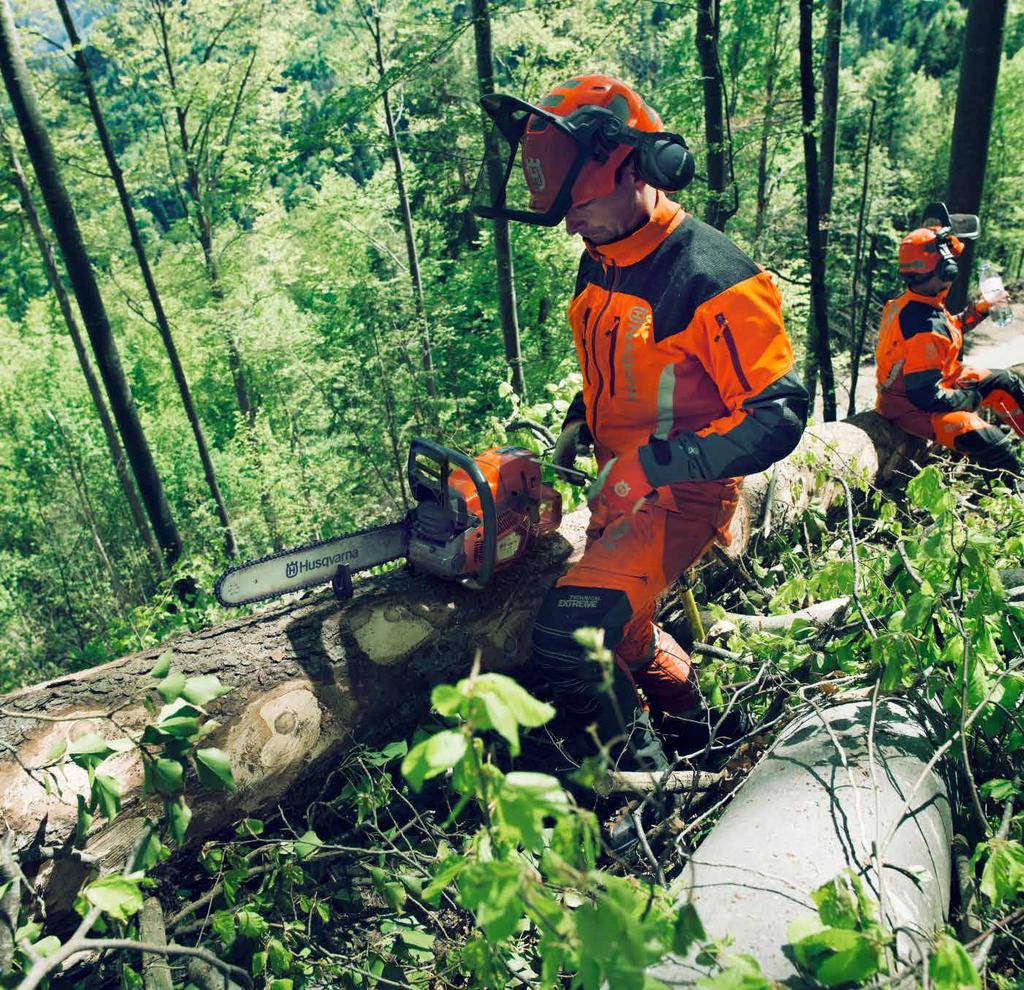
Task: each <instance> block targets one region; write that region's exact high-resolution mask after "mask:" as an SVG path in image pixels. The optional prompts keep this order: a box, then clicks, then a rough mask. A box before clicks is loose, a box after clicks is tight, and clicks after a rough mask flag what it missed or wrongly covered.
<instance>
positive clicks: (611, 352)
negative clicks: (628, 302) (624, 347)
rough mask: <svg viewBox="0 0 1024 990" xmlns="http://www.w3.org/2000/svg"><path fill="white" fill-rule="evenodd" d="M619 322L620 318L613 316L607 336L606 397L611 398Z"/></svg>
mask: <svg viewBox="0 0 1024 990" xmlns="http://www.w3.org/2000/svg"><path fill="white" fill-rule="evenodd" d="M619 322H620V318H619V317H618V316H616V317H615V319H614V321H613V322H612V328H611V330H609V331H608V336H609V337H610V338H611V340H610V341H609V342H608V398H609V399H611V398H613V397H614V395H615V342H616V341H617V340H618V338H619Z"/></svg>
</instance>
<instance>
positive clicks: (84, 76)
mask: <svg viewBox="0 0 1024 990" xmlns="http://www.w3.org/2000/svg"><path fill="white" fill-rule="evenodd" d="M57 9H58V10H59V11H60V16H61V20H62V21H63V22H64V29H65V30H66V31H67V34H68V41H70V42H71V57H72V58H73V60H74V63H75V65H76V66H77V68H78V74H79V77H80V78H81V82H82V89H83V91H84V92H85V97H86V100H87V101H88V103H89V111H90V113H91V114H92V119H93V123H94V124H95V125H96V133H97V135H98V136H99V139H100V144H101V145H102V147H103V155H104V157H105V158H106V160H107V168H108V169H109V170H110V176H111V178H112V179H113V180H114V186H115V188H116V189H117V198H118V200H119V202H120V203H121V212H122V213H123V214H124V220H125V223H126V224H127V226H128V234H129V237H130V238H131V242H132V249H133V250H134V252H135V258H136V260H137V261H138V264H139V270H140V271H141V272H142V280H143V282H145V284H146V292H147V293H148V295H149V301H150V304H151V305H152V307H153V315H154V317H155V318H156V325H157V329H158V330H159V331H160V339H161V340H162V341H163V344H164V349H165V350H166V351H167V358H168V360H169V361H170V362H171V371H172V372H173V373H174V381H175V383H176V384H177V386H178V394H179V395H180V396H181V404H182V406H183V407H184V409H185V416H186V417H187V418H188V422H189V426H191V427H192V435H193V436H194V437H195V441H196V448H197V449H198V451H199V460H200V462H201V463H202V465H203V474H204V475H205V477H206V486H207V488H208V489H209V491H210V497H211V498H212V499H213V503H214V506H215V507H216V511H217V518H218V519H219V520H220V524H221V527H222V528H223V529H224V546H225V549H226V550H227V554H228V556H229V557H236V556H237V555H238V547H237V545H236V543H235V534H234V531H233V530H232V528H231V520H230V518H229V517H228V510H227V506H225V504H224V498H223V496H222V495H221V492H220V485H218V484H217V474H216V472H215V471H214V468H213V461H212V459H211V458H210V451H209V448H208V447H207V446H206V437H205V436H204V434H203V426H202V423H201V422H200V421H199V414H198V412H196V407H195V403H194V402H193V401H192V390H191V389H190V388H189V384H188V379H187V378H186V376H185V369H184V368H183V367H182V364H181V359H180V358H179V357H178V348H177V346H176V345H175V343H174V337H173V335H172V334H171V326H170V323H169V321H168V319H167V313H166V312H165V310H164V306H163V301H162V300H161V299H160V293H159V291H158V290H157V287H156V280H155V279H154V278H153V271H152V269H151V268H150V266H149V258H148V257H147V256H146V249H145V247H144V246H143V243H142V236H141V235H140V233H139V225H138V224H137V223H136V221H135V210H134V209H133V208H132V202H131V197H130V196H129V195H128V188H127V186H126V185H125V181H124V173H123V172H122V171H121V166H120V164H119V163H118V160H117V155H115V154H114V146H113V144H112V143H111V141H110V134H109V132H108V131H107V125H106V121H105V120H104V119H103V111H102V109H101V108H100V102H99V98H98V97H97V96H96V88H95V86H93V83H92V76H91V75H90V73H89V66H88V63H87V62H86V60H85V53H84V52H83V51H82V40H81V38H79V36H78V31H77V30H76V29H75V22H74V21H73V20H72V18H71V12H70V11H69V10H68V5H67V0H57Z"/></svg>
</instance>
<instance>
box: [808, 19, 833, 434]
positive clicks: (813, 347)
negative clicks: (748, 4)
mask: <svg viewBox="0 0 1024 990" xmlns="http://www.w3.org/2000/svg"><path fill="white" fill-rule="evenodd" d="M813 10H814V5H813V3H812V0H800V105H801V109H802V115H803V132H804V185H805V187H806V196H807V250H808V253H809V255H810V262H811V318H810V321H809V323H808V329H807V366H806V368H805V373H804V385H805V386H806V387H807V392H808V394H809V395H810V397H811V402H812V405H813V402H814V395H815V392H816V390H817V382H818V378H819V377H820V379H821V395H822V403H823V410H822V411H823V416H824V419H825V421H826V422H832V421H833V420H835V418H836V385H835V376H834V375H833V373H832V351H831V347H830V341H829V327H828V285H827V284H826V281H825V244H824V240H823V238H822V232H821V227H822V223H821V221H822V216H821V203H820V200H819V190H820V188H821V186H820V185H819V182H820V177H819V171H818V148H817V142H816V141H815V138H814V118H815V106H814V105H815V89H814V65H813V56H814V51H813V47H812V44H813V30H812V28H813Z"/></svg>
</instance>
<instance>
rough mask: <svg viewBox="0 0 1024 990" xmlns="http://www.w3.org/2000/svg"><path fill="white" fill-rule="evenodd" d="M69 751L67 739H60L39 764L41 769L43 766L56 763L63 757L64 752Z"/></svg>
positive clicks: (50, 765)
mask: <svg viewBox="0 0 1024 990" xmlns="http://www.w3.org/2000/svg"><path fill="white" fill-rule="evenodd" d="M67 751H68V743H67V740H66V739H59V740H58V741H57V742H55V743H54V744H53V745H52V746H51V747H50V749H49V752H48V753H47V754H46V756H44V757H43V762H42V763H40V764H39V769H40V770H42V769H43V767H52V766H53V765H54V763H56V762H58V761H59V760H61V759H63V757H64V754H65V753H66V752H67Z"/></svg>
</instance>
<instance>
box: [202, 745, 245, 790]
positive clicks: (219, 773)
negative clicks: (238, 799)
mask: <svg viewBox="0 0 1024 990" xmlns="http://www.w3.org/2000/svg"><path fill="white" fill-rule="evenodd" d="M196 769H197V770H198V771H199V779H200V781H202V783H203V784H204V786H206V787H211V788H214V789H215V790H222V791H233V790H235V789H236V785H235V778H234V776H232V773H231V759H230V757H229V756H228V754H227V753H225V752H224V750H222V749H197V750H196Z"/></svg>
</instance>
